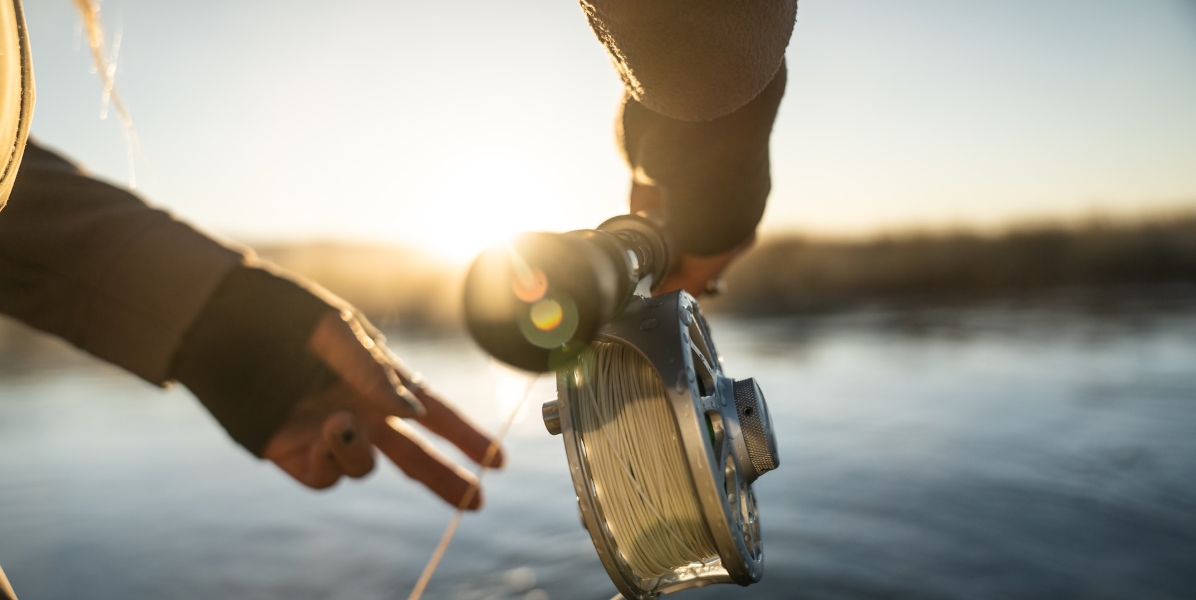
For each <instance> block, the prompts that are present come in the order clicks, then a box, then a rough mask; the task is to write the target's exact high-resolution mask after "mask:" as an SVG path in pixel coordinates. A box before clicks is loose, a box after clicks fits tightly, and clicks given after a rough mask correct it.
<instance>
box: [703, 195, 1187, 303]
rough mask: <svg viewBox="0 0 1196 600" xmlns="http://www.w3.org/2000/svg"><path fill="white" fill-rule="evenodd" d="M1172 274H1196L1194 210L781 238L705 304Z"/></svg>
mask: <svg viewBox="0 0 1196 600" xmlns="http://www.w3.org/2000/svg"><path fill="white" fill-rule="evenodd" d="M1169 283H1181V284H1189V285H1191V284H1196V214H1189V215H1187V216H1181V217H1172V218H1166V219H1155V220H1149V221H1138V222H1091V223H1087V224H1083V225H1077V226H1063V225H1058V224H1055V225H1027V226H1022V227H1016V228H1012V229H1010V230H1008V231H1006V232H1004V233H1000V234H991V235H982V234H977V233H965V232H948V233H923V234H918V233H906V234H897V235H890V236H878V237H876V238H874V239H869V240H863V241H835V240H818V239H811V238H803V237H801V236H789V237H783V238H776V239H771V240H767V241H765V242H763V243H761V244H760V245H759V247H757V248H756V249H754V250H753V251H752V252H750V253H749V254H747V255H745V256H744V257H743V258H742V259H741V260H740V261H739V262H738V263H737V264H735V265H734V267H733V268H732V269H730V270H729V272H728V274H727V277H726V289H727V292H726V293H725V294H724V295H723V296H721V297H719V298H717V299H712V300H711V301H709V302H705V303H703V304H704V306H708V307H709V309H711V310H719V311H726V312H733V313H737V314H784V313H794V312H812V311H814V312H820V311H827V310H836V309H843V308H851V307H854V306H859V305H861V304H869V303H876V302H896V303H916V304H933V303H945V302H946V303H955V302H960V301H964V302H967V301H975V300H984V299H989V298H993V297H998V296H1011V295H1018V294H1027V293H1029V294H1033V293H1038V292H1044V291H1052V290H1065V289H1066V290H1072V291H1081V292H1084V291H1087V292H1092V293H1099V292H1101V291H1102V290H1109V289H1113V288H1118V289H1122V290H1124V289H1125V288H1131V287H1136V286H1151V285H1155V284H1169Z"/></svg>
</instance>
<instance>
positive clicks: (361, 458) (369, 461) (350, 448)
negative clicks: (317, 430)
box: [322, 411, 374, 477]
mask: <svg viewBox="0 0 1196 600" xmlns="http://www.w3.org/2000/svg"><path fill="white" fill-rule="evenodd" d="M322 438H323V440H324V444H325V446H326V447H327V448H328V449H329V451H330V452H332V456H333V457H334V458H335V459H336V463H337V465H339V466H340V468H341V470H343V471H344V473H345V475H348V476H349V477H363V476H365V475H366V474H368V473H369V472H370V471H372V470H374V452H373V449H372V447H371V445H370V441H369V438H368V437H366V435H365V434H364V433H363V432H362V431H361V429H360V428H359V427H358V425H357V420H356V419H354V418H353V415H352V413H349V412H348V411H339V412H336V413H333V414H331V415H329V416H328V418H327V419H325V420H324V426H323V432H322Z"/></svg>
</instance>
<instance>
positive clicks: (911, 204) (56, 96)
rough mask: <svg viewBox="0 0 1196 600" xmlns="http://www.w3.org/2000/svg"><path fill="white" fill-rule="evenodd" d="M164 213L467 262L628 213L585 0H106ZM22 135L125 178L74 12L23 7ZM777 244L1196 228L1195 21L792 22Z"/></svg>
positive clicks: (116, 134) (894, 11) (1184, 14)
mask: <svg viewBox="0 0 1196 600" xmlns="http://www.w3.org/2000/svg"><path fill="white" fill-rule="evenodd" d="M103 8H104V11H105V21H106V23H107V25H108V27H109V34H110V36H111V34H115V33H116V31H117V30H119V31H120V33H121V34H122V46H121V52H120V65H119V71H118V73H117V85H118V87H119V89H120V92H121V93H122V94H123V96H124V97H125V100H126V103H127V104H128V106H129V108H130V110H131V112H132V114H133V118H134V120H135V122H136V126H137V131H138V134H139V135H140V138H141V143H142V150H143V154H142V158H141V159H140V160H139V161H138V163H137V178H138V184H139V188H140V190H141V191H142V193H144V194H145V195H146V196H148V197H149V198H151V199H152V201H153V202H155V203H157V204H160V205H163V206H166V207H169V208H170V209H172V210H174V211H175V212H177V213H179V214H180V215H183V216H184V217H186V218H188V219H191V220H193V221H195V222H197V223H199V224H201V225H202V226H205V227H207V228H209V229H212V230H214V231H218V232H221V233H224V234H227V235H231V236H233V237H236V238H239V239H243V240H264V239H280V238H286V239H294V238H300V237H320V238H335V239H368V240H379V241H387V242H404V241H406V242H408V243H412V242H414V243H421V244H428V245H431V246H434V247H436V248H439V249H441V250H446V251H455V252H456V253H458V254H460V255H464V254H468V253H471V252H472V251H473V250H474V249H476V248H477V247H478V246H479V244H481V243H483V242H486V241H490V240H493V239H494V238H495V237H496V236H498V235H503V234H507V233H510V232H512V231H513V230H519V229H535V228H553V229H560V228H576V227H588V226H593V225H595V224H597V223H598V222H600V221H601V220H603V219H604V218H606V217H607V216H610V215H612V214H615V213H617V212H621V211H623V210H624V207H625V200H624V197H625V194H626V190H627V186H628V175H627V172H626V169H625V167H624V166H623V164H622V162H621V160H620V158H619V155H618V152H617V149H616V147H615V144H614V137H613V129H612V125H613V119H614V115H615V110H616V106H617V103H618V99H619V96H620V94H621V86H620V83H619V80H618V78H617V76H616V75H615V74H614V71H613V69H612V68H611V67H610V64H609V62H608V61H607V58H606V56H605V54H604V53H603V51H602V48H601V46H600V45H599V44H598V42H597V41H596V40H595V39H594V36H593V34H592V33H591V32H590V30H589V28H588V26H587V25H586V23H585V19H584V17H583V16H582V13H581V10H580V8H579V7H578V6H577V5H576V3H574V2H569V1H564V0H562V1H557V2H549V1H547V0H543V1H514V0H512V1H509V2H480V1H474V0H462V1H458V2H420V3H414V2H400V1H389V2H382V1H378V0H372V1H368V0H340V1H338V2H335V3H331V2H297V1H287V2H283V1H281V0H236V1H232V0H207V1H205V2H190V3H183V2H164V1H162V0H153V1H151V0H108V1H107V2H105V3H104V7H103ZM26 16H27V19H28V23H29V28H30V35H31V38H32V44H33V56H34V65H35V69H36V79H37V86H38V100H37V109H36V114H35V118H34V124H33V131H34V135H35V136H38V137H40V138H41V139H42V140H43V141H45V142H48V143H50V144H51V145H53V146H56V147H58V148H59V149H62V150H64V151H66V152H68V153H69V154H71V155H73V156H74V157H75V158H77V159H78V160H80V161H81V162H83V163H84V164H85V165H86V166H88V167H89V168H91V169H93V170H94V171H95V172H97V173H99V174H101V175H103V176H105V177H108V178H111V179H114V180H118V181H126V180H127V178H128V170H127V168H126V162H125V150H124V145H123V144H124V142H123V139H122V136H121V132H120V128H119V126H118V125H117V123H116V122H115V120H114V119H110V120H107V121H101V120H100V119H99V118H98V115H99V112H100V84H99V81H98V78H97V77H96V76H95V75H94V74H92V73H90V72H89V69H88V66H89V64H90V59H89V57H88V56H87V54H86V52H85V50H84V49H82V48H81V44H80V42H79V33H78V31H79V29H78V27H79V26H78V19H77V17H76V16H75V14H74V12H73V9H72V7H71V2H70V1H69V0H27V5H26ZM788 60H789V65H790V67H789V68H790V78H789V88H788V91H787V92H786V96H785V100H784V102H783V103H782V105H781V110H780V117H779V119H778V121H777V125H776V130H775V132H774V134H773V143H772V148H773V173H774V177H773V178H774V188H773V190H774V191H773V196H772V200H771V202H770V205H769V209H768V213H767V215H766V217H765V229H766V231H778V230H786V229H794V228H798V229H803V230H807V231H821V232H835V233H840V232H851V233H857V232H867V231H875V230H877V229H886V228H899V227H906V226H936V225H944V224H956V223H958V224H971V225H987V224H993V223H1002V222H1008V221H1010V220H1018V219H1024V218H1033V217H1042V216H1047V217H1051V216H1064V217H1066V216H1073V215H1086V214H1090V213H1091V212H1093V211H1103V212H1115V213H1122V212H1128V213H1134V212H1139V211H1143V210H1152V209H1158V208H1163V207H1174V206H1177V205H1188V206H1196V3H1194V2H1192V1H1191V0H1118V1H1108V0H1104V1H1102V0H1054V1H1048V0H1022V1H1013V0H1006V1H1002V2H958V1H948V0H940V1H936V0H908V1H905V2H893V1H891V0H802V1H801V3H800V7H799V10H798V23H797V28H796V30H795V32H794V36H793V40H792V42H791V44H790V47H789V52H788Z"/></svg>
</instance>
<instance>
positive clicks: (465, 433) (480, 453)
mask: <svg viewBox="0 0 1196 600" xmlns="http://www.w3.org/2000/svg"><path fill="white" fill-rule="evenodd" d="M389 358H390V360H391V361H392V364H394V365H395V373H397V374H398V376H399V379H400V380H401V381H402V382H403V385H404V386H405V387H406V388H407V389H408V390H410V391H411V392H412V393H414V394H415V396H416V397H417V398H418V399H419V402H420V404H422V405H423V407H424V415H423V416H422V417H419V418H417V419H416V421H417V422H419V424H420V425H423V426H424V427H427V428H428V431H431V432H432V433H435V434H436V435H438V436H440V437H442V438H444V439H446V440H448V441H449V443H451V444H452V445H454V446H456V447H458V448H460V449H461V451H462V452H464V453H465V455H466V456H468V457H469V458H470V459H471V460H473V461H474V462H476V463H478V464H479V465H482V466H483V467H486V468H488V469H500V468H502V466H503V463H504V462H505V461H506V456H505V454H504V453H503V451H502V447H501V446H500V445H499V444H498V442H497V441H496V440H493V439H492V438H491V437H490V436H489V435H487V434H486V433H485V432H484V431H482V430H481V429H479V428H478V426H477V425H474V424H473V423H472V422H471V421H469V419H467V418H465V416H464V415H462V414H461V413H459V412H457V410H456V409H455V408H453V406H452V405H451V404H449V403H448V402H446V401H445V400H442V399H441V398H440V396H439V394H437V393H436V392H434V391H432V390H430V389H428V388H427V387H424V385H423V383H422V381H421V378H420V377H419V376H418V375H415V374H412V373H410V372H409V371H407V370H406V368H405V367H404V366H403V364H402V363H401V362H399V361H398V358H397V357H395V356H393V355H389Z"/></svg>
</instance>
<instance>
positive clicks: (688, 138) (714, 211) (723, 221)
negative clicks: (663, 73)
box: [619, 64, 786, 256]
mask: <svg viewBox="0 0 1196 600" xmlns="http://www.w3.org/2000/svg"><path fill="white" fill-rule="evenodd" d="M785 82H786V70H785V67H784V65H783V64H782V66H781V69H780V71H778V72H777V74H776V77H775V78H774V79H773V80H772V81H771V82H770V83H769V84H768V86H766V87H765V88H764V91H762V92H760V94H759V95H758V96H756V97H755V98H754V99H753V100H752V101H751V102H749V103H747V104H746V105H744V106H742V107H740V108H739V109H738V110H736V111H735V112H733V113H731V114H729V115H726V116H723V117H719V118H717V119H713V120H710V121H681V120H677V119H672V118H669V117H666V116H663V115H661V114H658V113H656V112H653V111H652V110H650V109H648V108H646V107H645V106H643V105H642V104H640V103H639V102H637V101H636V100H634V99H632V98H630V97H629V98H627V100H626V101H625V103H624V106H623V113H622V116H621V118H620V121H619V124H620V131H619V137H620V142H621V145H622V147H623V151H624V154H625V156H626V158H627V162H628V163H629V165H630V166H631V168H632V171H633V172H634V173H635V177H636V178H637V180H638V181H640V183H647V184H651V185H652V186H654V187H655V188H656V191H657V192H658V193H659V194H660V195H661V196H662V199H663V202H664V206H663V209H664V217H665V221H666V228H667V230H668V233H669V235H670V237H672V238H673V242H674V244H675V245H676V247H677V248H678V249H679V250H680V251H681V252H683V253H689V254H694V255H699V256H710V255H714V254H719V253H721V252H725V251H727V250H730V249H731V248H734V247H736V246H738V245H740V244H742V243H743V242H744V241H745V240H747V239H748V238H750V237H751V236H752V235H753V234H754V232H755V230H756V226H757V224H758V223H759V222H760V218H761V217H762V216H763V214H764V206H765V203H766V201H767V199H768V194H769V191H770V189H771V177H770V174H769V151H768V143H769V137H770V135H771V133H772V125H773V122H774V120H775V119H776V115H777V108H778V106H779V105H780V101H781V97H782V95H783V94H784V92H785Z"/></svg>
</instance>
